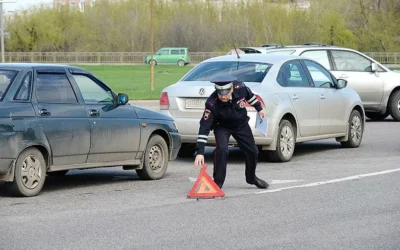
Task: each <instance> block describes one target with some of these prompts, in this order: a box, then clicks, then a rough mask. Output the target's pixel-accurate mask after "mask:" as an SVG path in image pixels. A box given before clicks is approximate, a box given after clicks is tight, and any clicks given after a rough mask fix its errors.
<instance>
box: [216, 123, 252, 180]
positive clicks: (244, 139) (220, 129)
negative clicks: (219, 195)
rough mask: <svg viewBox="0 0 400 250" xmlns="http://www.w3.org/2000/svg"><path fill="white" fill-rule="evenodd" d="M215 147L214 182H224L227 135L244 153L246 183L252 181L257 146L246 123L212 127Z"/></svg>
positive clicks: (227, 152) (227, 151)
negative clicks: (230, 126) (236, 125)
mask: <svg viewBox="0 0 400 250" xmlns="http://www.w3.org/2000/svg"><path fill="white" fill-rule="evenodd" d="M214 135H215V141H216V147H215V150H214V162H213V163H214V172H213V177H214V182H215V183H216V184H217V185H218V186H219V187H222V185H223V184H224V182H225V177H226V165H227V159H228V154H229V150H228V144H229V137H230V136H231V135H232V137H233V138H234V139H235V140H236V142H237V143H238V146H239V148H240V149H241V150H242V151H243V152H244V155H245V163H246V169H245V176H246V181H247V183H253V182H254V180H255V177H256V166H257V161H258V148H257V146H256V144H255V141H254V137H253V133H252V131H251V128H250V126H249V124H248V123H246V124H245V125H243V126H242V127H239V128H234V129H232V128H227V127H224V126H221V125H217V126H216V127H215V128H214Z"/></svg>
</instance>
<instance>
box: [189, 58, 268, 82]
mask: <svg viewBox="0 0 400 250" xmlns="http://www.w3.org/2000/svg"><path fill="white" fill-rule="evenodd" d="M271 66H272V64H268V63H259V62H237V61H220V62H206V63H203V64H200V65H198V66H197V67H195V68H194V69H193V70H192V71H191V72H189V73H188V74H187V75H186V76H185V77H184V78H183V79H182V80H183V81H210V80H211V79H212V78H214V77H217V76H225V75H232V76H235V77H236V78H237V79H238V80H239V81H243V82H262V80H263V79H264V77H265V76H266V75H267V73H268V71H269V69H270V68H271Z"/></svg>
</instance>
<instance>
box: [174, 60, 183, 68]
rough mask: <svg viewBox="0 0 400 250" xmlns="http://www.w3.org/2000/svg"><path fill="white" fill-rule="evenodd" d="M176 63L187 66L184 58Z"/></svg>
mask: <svg viewBox="0 0 400 250" xmlns="http://www.w3.org/2000/svg"><path fill="white" fill-rule="evenodd" d="M176 64H178V66H180V67H183V66H185V61H184V60H178V62H177V63H176Z"/></svg>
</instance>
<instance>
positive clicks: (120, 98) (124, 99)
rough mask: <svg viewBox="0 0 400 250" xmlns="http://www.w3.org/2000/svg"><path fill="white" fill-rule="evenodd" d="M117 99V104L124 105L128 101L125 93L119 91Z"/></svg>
mask: <svg viewBox="0 0 400 250" xmlns="http://www.w3.org/2000/svg"><path fill="white" fill-rule="evenodd" d="M117 101H118V105H125V104H126V103H127V102H128V101H129V97H128V95H127V94H123V93H119V94H118V98H117Z"/></svg>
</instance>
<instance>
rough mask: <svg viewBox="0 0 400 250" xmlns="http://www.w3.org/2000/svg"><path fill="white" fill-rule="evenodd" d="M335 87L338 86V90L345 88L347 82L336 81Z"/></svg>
mask: <svg viewBox="0 0 400 250" xmlns="http://www.w3.org/2000/svg"><path fill="white" fill-rule="evenodd" d="M337 86H338V89H343V88H346V87H347V81H346V80H344V79H338V80H337Z"/></svg>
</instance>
